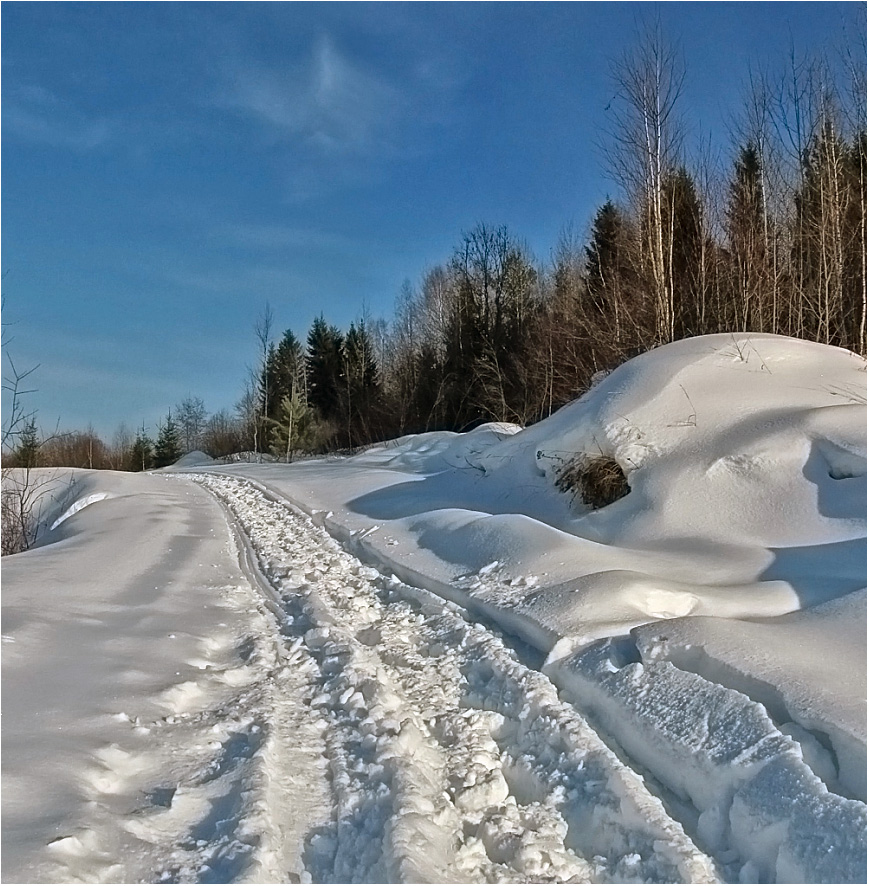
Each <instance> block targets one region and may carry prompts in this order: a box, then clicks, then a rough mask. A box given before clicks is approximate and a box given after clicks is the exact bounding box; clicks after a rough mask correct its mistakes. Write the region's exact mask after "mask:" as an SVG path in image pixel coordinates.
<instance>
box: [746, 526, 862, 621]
mask: <svg viewBox="0 0 869 886" xmlns="http://www.w3.org/2000/svg"><path fill="white" fill-rule="evenodd" d="M769 551H770V553H772V555H773V557H774V559H773V562H772V563H771V564H770V565H769V566H768V567H767V569H766V570H765V571H764V572H763V573H762V574H761V575H760V579H759V580H760V581H776V580H781V581H786V582H787V583H788V584H789V585H791V587H793V589H794V591H795V593H796V595H797V597H798V598H799V601H800V606H801V608H803V609H806V608H808V607H810V606H818V605H820V604H821V603H826V602H827V601H829V600H834V599H836V598H837V597H844V596H845V594H850V593H852V592H853V591H859V590H860V589H861V588H864V587H866V539H865V538H854V539H850V540H848V541H834V542H830V543H828V544H820V545H806V546H804V547H791V548H769Z"/></svg>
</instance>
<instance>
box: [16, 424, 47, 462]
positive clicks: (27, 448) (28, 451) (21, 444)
mask: <svg viewBox="0 0 869 886" xmlns="http://www.w3.org/2000/svg"><path fill="white" fill-rule="evenodd" d="M40 446H41V443H40V442H39V434H38V433H37V430H36V422H35V421H34V420H33V419H31V420H30V421H28V422H27V423H26V424H25V425H24V430H22V432H21V436H20V437H19V438H18V445H17V446H16V447H15V453H14V462H15V465H16V467H19V468H35V467H36V465H37V463H38V460H39V448H40Z"/></svg>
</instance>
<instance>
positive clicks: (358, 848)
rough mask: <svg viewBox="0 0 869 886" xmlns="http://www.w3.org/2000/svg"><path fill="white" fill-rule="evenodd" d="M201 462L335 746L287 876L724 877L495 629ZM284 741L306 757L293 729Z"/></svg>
mask: <svg viewBox="0 0 869 886" xmlns="http://www.w3.org/2000/svg"><path fill="white" fill-rule="evenodd" d="M189 479H193V480H195V482H197V483H199V484H201V485H202V486H204V487H206V488H207V489H209V490H211V491H212V492H213V493H214V494H215V495H216V496H217V497H218V499H219V500H220V501H221V502H222V503H223V504H224V506H225V508H226V509H227V511H228V513H229V518H230V523H231V524H234V525H235V528H236V531H237V533H239V534H240V535H241V536H242V538H241V541H242V543H243V545H245V546H246V547H247V550H248V556H249V558H250V559H251V560H252V561H253V562H252V563H251V565H252V566H253V571H255V572H257V573H258V574H259V583H260V584H261V586H262V588H263V591H264V593H265V594H266V595H267V598H268V599H269V602H270V606H271V608H272V610H273V612H274V613H275V614H276V615H277V618H278V624H279V626H280V631H281V634H282V635H283V637H282V640H283V643H284V644H285V646H286V650H287V652H288V654H289V658H288V659H287V662H288V664H290V665H291V666H293V665H295V666H296V667H295V674H296V679H295V680H294V681H293V682H294V686H293V691H294V694H295V696H296V697H295V698H294V699H293V700H292V701H290V700H285V701H286V702H287V703H290V704H292V705H295V706H296V707H297V710H296V711H295V716H296V717H297V718H299V719H302V718H304V719H306V720H307V722H308V724H309V725H310V724H314V725H315V726H316V728H317V730H318V731H319V733H320V735H321V736H322V739H321V740H322V746H323V749H324V751H325V754H326V756H327V759H328V783H327V784H326V785H325V787H324V790H325V791H326V793H327V796H328V797H329V798H330V802H331V805H332V812H331V816H330V819H329V821H328V822H326V823H325V824H320V825H318V826H316V827H314V828H312V829H310V830H309V831H308V832H307V833H306V834H304V837H303V845H302V847H301V851H300V852H299V853H298V858H299V862H298V864H299V869H296V870H287V871H286V876H287V878H288V879H293V880H294V879H297V878H298V879H301V880H303V881H306V880H308V879H310V880H313V881H315V882H360V881H369V882H370V881H380V882H385V881H416V882H421V881H439V882H444V881H459V882H474V881H476V882H480V881H482V882H493V881H494V882H497V881H509V882H524V881H535V882H540V881H552V882H564V881H574V882H577V881H579V882H583V881H584V882H606V881H616V882H625V881H628V880H647V881H648V880H651V881H661V882H678V881H682V882H715V881H716V880H718V879H719V876H720V873H719V872H718V871H717V869H716V866H715V864H714V863H713V862H712V861H711V860H710V859H709V858H708V857H707V856H706V855H704V854H703V853H702V852H700V851H699V850H698V849H697V847H696V846H695V845H694V844H693V843H692V842H691V840H690V839H689V838H688V837H687V836H686V835H685V832H684V830H683V828H682V826H681V824H680V823H679V822H677V821H675V820H674V819H673V818H671V817H670V816H669V815H668V814H667V813H666V812H665V810H664V807H663V805H662V804H661V802H660V800H659V799H658V798H657V797H655V796H653V795H652V794H651V793H649V791H648V790H647V789H646V787H645V785H644V783H643V781H642V779H641V778H640V776H639V775H638V774H637V773H636V772H635V771H633V770H632V769H631V768H630V767H628V766H626V765H625V764H623V763H622V762H620V761H619V760H618V759H617V757H616V756H615V755H614V754H613V753H612V751H610V750H609V748H608V747H607V746H606V745H605V744H604V743H603V741H602V740H601V739H600V737H599V736H598V735H597V734H596V733H595V732H594V730H593V729H592V728H591V727H590V726H589V725H588V723H587V722H586V721H585V720H584V719H583V718H582V717H581V716H580V714H579V713H578V712H577V711H576V709H575V708H574V707H572V706H571V705H569V704H566V703H564V702H562V701H561V700H560V699H559V698H558V693H557V691H556V689H555V687H554V686H553V685H552V683H551V682H550V681H549V680H548V678H547V677H545V676H544V675H543V674H541V673H539V672H538V671H535V670H533V669H529V668H528V667H527V666H526V665H524V664H523V663H522V662H521V661H520V659H519V657H518V656H517V655H516V654H515V653H514V652H513V651H512V650H511V649H510V647H509V645H507V644H505V642H504V641H503V639H502V637H501V636H500V635H499V634H498V633H497V632H496V631H495V630H493V629H491V628H489V627H486V626H483V625H480V624H478V623H475V622H473V621H469V620H468V619H467V618H466V617H465V614H464V612H463V610H461V609H460V608H459V607H457V606H455V605H453V604H451V603H449V602H446V601H444V600H443V599H441V598H439V597H437V596H435V595H433V594H430V593H428V592H426V591H422V590H420V589H418V588H412V587H409V586H407V585H405V584H403V583H402V582H400V581H398V580H397V579H395V578H390V577H384V576H382V575H380V573H378V572H377V571H376V570H375V569H372V568H370V567H367V566H365V565H363V564H362V563H361V562H360V561H359V560H357V559H356V558H355V557H353V556H351V555H350V554H348V553H347V552H346V551H344V550H343V549H342V548H341V547H340V546H339V545H338V544H337V543H336V542H335V541H334V540H333V539H332V538H331V536H329V535H328V533H326V532H325V530H322V529H320V528H319V527H317V526H315V525H314V524H313V523H312V522H311V520H310V519H309V518H307V517H305V516H304V515H302V514H300V513H299V512H298V511H296V510H295V509H294V508H292V507H291V506H290V505H288V504H287V503H285V502H281V501H277V500H274V499H273V498H272V497H271V496H269V495H267V494H265V493H264V492H263V491H262V490H260V489H258V488H257V487H256V486H254V484H252V483H249V482H247V481H243V480H239V479H236V478H229V477H225V476H220V475H196V476H191V477H189ZM299 675H304V677H303V680H302V684H303V685H302V686H301V689H302V690H303V691H302V692H299V688H300V686H299V682H300V681H299ZM284 750H285V753H286V754H287V757H286V759H285V760H284V761H283V765H285V766H293V765H294V764H293V755H294V748H293V747H292V740H291V739H289V740H288V741H287V744H286V746H285V749H284ZM273 754H274V752H273ZM281 763H282V761H281V759H280V758H279V757H275V759H274V760H273V762H272V764H271V765H273V766H280V765H281Z"/></svg>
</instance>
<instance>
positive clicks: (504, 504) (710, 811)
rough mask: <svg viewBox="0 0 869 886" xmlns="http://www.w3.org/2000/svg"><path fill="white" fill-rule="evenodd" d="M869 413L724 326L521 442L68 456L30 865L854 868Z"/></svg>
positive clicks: (227, 872)
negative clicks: (151, 470)
mask: <svg viewBox="0 0 869 886" xmlns="http://www.w3.org/2000/svg"><path fill="white" fill-rule="evenodd" d="M865 394H866V367H865V362H864V361H863V360H862V359H860V358H858V357H856V356H854V355H852V354H849V353H848V352H845V351H842V350H838V349H835V348H831V347H826V346H822V345H817V344H811V343H807V342H802V341H796V340H793V339H786V338H781V337H777V336H763V335H751V336H730V335H727V336H723V335H722V336H707V337H703V338H698V339H691V340H687V341H684V342H679V343H676V344H673V345H669V346H667V347H663V348H659V349H657V350H655V351H652V352H650V353H648V354H645V355H643V356H641V357H638V358H636V359H634V360H632V361H630V362H629V363H627V364H625V365H624V366H622V367H620V368H619V369H618V370H616V371H615V372H613V373H612V374H610V375H609V376H608V377H606V378H605V379H603V380H602V381H601V382H600V383H599V384H598V385H597V386H596V387H595V388H593V389H592V390H591V391H589V392H588V393H587V394H586V395H585V396H583V397H582V398H581V399H580V400H578V401H576V402H574V403H572V404H570V405H568V406H566V407H565V408H563V409H562V410H560V411H559V412H558V413H556V414H555V415H553V416H552V417H551V418H549V419H547V420H546V421H543V422H540V423H539V424H537V425H534V426H533V427H531V428H528V429H527V430H522V429H520V428H518V427H516V426H512V425H504V424H489V425H484V426H482V427H479V428H476V429H475V430H473V431H470V432H468V433H466V434H453V433H448V432H436V433H428V434H419V435H413V436H408V437H403V438H400V439H398V440H394V441H390V442H388V443H384V444H380V445H377V446H374V447H370V448H368V449H367V450H365V451H363V452H361V453H359V454H358V455H356V456H354V457H349V458H336V457H331V458H326V459H320V460H316V461H306V462H302V463H299V464H293V465H286V464H280V463H275V462H273V461H271V462H267V463H261V462H258V461H257V458H256V456H255V455H250V454H249V455H248V456H247V457H246V459H245V460H244V461H238V462H237V463H234V464H231V465H219V464H216V463H213V462H211V461H210V460H208V459H207V457H202V456H201V454H198V453H196V454H193V455H192V457H191V458H188V459H186V460H184V462H183V463H179V465H177V466H176V467H175V468H173V469H169V470H168V471H164V472H160V473H155V474H151V475H122V474H111V473H102V474H98V473H94V472H73V473H72V474H70V475H69V479H68V480H67V481H65V482H66V485H65V486H64V485H63V484H57V483H56V484H55V485H56V486H57V487H58V489H59V492H57V493H56V494H55V496H54V498H53V502H54V504H53V510H52V509H51V508H49V509H47V511H46V513H45V514H44V522H45V526H46V532H45V534H44V535H43V536H42V540H41V545H40V547H38V548H36V549H34V550H32V551H29V552H27V553H25V554H21V555H16V556H14V557H11V558H6V559H5V560H4V565H3V579H4V586H3V591H4V594H3V641H4V645H3V693H4V711H3V712H4V714H5V715H6V716H5V717H4V731H3V829H4V835H3V849H4V852H3V877H4V879H6V880H10V881H11V880H19V881H22V880H23V881H34V880H38V881H51V882H68V881H73V880H80V881H86V882H129V881H141V880H147V881H162V882H229V881H247V882H263V881H267V882H281V881H283V882H311V881H313V882H363V881H365V882H391V881H405V882H408V881H410V882H425V881H435V882H446V881H453V882H501V881H506V882H541V881H546V882H564V881H572V882H736V881H740V882H770V881H775V882H865V877H866V806H865V802H866V707H865V703H866V680H865V676H866V587H865V586H866V561H865V555H866V442H865V441H866V406H865V404H866V396H865ZM602 457H607V458H609V459H613V460H614V461H615V462H616V463H617V464H618V465H619V466H620V467H621V469H622V471H623V473H624V476H625V478H626V480H627V485H628V487H629V492H628V494H627V495H625V496H624V497H622V498H619V499H618V500H616V501H613V502H612V503H611V504H608V505H607V506H605V507H600V508H598V509H592V508H591V507H590V506H589V505H587V504H586V503H585V502H584V500H583V495H582V488H581V482H577V483H575V484H573V485H571V482H568V481H571V480H577V478H579V477H580V476H581V475H582V472H583V470H584V467H585V466H587V465H588V464H589V463H590V461H592V460H594V459H597V458H602ZM49 527H50V528H49Z"/></svg>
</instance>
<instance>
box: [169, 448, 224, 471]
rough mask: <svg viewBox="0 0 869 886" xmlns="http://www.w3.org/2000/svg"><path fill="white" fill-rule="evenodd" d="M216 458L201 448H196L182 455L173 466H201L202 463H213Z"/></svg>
mask: <svg viewBox="0 0 869 886" xmlns="http://www.w3.org/2000/svg"><path fill="white" fill-rule="evenodd" d="M213 464H214V459H213V458H212V457H211V456H210V455H208V454H207V453H205V452H202V451H201V450H199V449H194V450H193V451H192V452H188V453H187V454H186V455H182V456H181V458H179V459H178V461H176V462H175V464H174V465H173V467H176V468H193V467H201V466H202V465H213Z"/></svg>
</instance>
